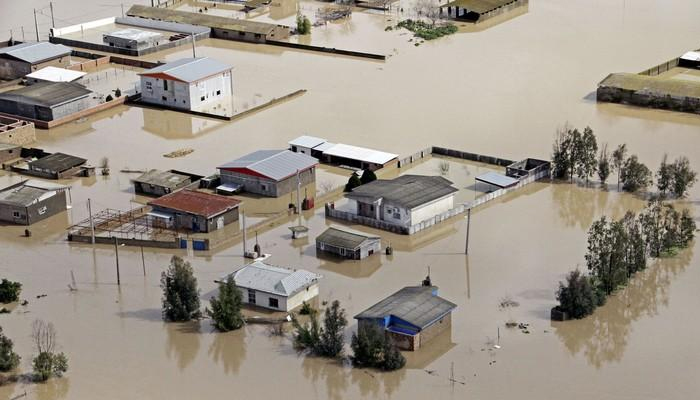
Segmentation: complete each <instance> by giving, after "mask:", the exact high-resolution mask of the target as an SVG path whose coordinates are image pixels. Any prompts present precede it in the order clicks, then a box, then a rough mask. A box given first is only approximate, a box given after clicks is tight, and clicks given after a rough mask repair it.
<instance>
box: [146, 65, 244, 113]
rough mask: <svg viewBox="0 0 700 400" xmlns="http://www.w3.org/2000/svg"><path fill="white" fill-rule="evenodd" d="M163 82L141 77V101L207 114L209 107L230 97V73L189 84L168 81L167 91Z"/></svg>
mask: <svg viewBox="0 0 700 400" xmlns="http://www.w3.org/2000/svg"><path fill="white" fill-rule="evenodd" d="M165 82H166V81H165V80H163V79H158V78H153V77H150V76H141V99H142V100H143V101H144V102H147V103H152V104H160V105H164V106H168V107H175V108H180V109H184V110H191V111H198V112H207V111H208V107H209V106H210V105H212V104H214V103H216V102H218V101H219V100H222V99H225V98H227V97H228V98H230V97H231V95H232V93H231V71H226V72H224V73H223V74H220V75H215V76H212V77H209V78H207V79H204V80H201V81H197V82H192V83H189V84H188V83H184V82H179V81H171V80H168V81H167V86H168V88H167V89H166V88H165ZM217 93H218V94H217ZM163 97H165V100H163ZM202 98H204V100H202Z"/></svg>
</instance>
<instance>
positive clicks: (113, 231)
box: [68, 207, 177, 240]
mask: <svg viewBox="0 0 700 400" xmlns="http://www.w3.org/2000/svg"><path fill="white" fill-rule="evenodd" d="M148 211H149V207H141V208H137V209H135V210H130V211H120V210H115V209H111V208H107V209H105V210H102V211H100V212H98V213H96V214H94V215H93V216H92V219H91V218H87V219H85V220H83V221H80V222H78V223H77V224H75V225H72V226H71V227H69V228H68V230H69V232H70V234H71V235H77V236H90V235H91V234H92V232H91V231H92V227H93V226H94V229H95V236H101V235H100V234H104V233H106V234H107V235H108V236H114V235H119V236H120V237H121V238H133V239H141V240H144V239H146V240H163V239H164V240H173V238H175V237H176V236H177V233H176V232H174V231H172V230H169V229H165V227H164V226H162V223H160V221H159V220H158V219H157V218H155V217H153V216H151V215H148Z"/></svg>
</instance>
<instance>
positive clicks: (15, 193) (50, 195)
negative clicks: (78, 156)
mask: <svg viewBox="0 0 700 400" xmlns="http://www.w3.org/2000/svg"><path fill="white" fill-rule="evenodd" d="M66 190H68V187H67V186H63V185H56V184H52V183H47V182H41V181H37V180H26V181H22V182H20V183H17V184H14V185H10V186H8V187H6V188H4V189H0V221H5V222H10V223H13V224H18V225H31V224H33V223H35V222H38V221H41V220H42V219H46V218H48V217H50V216H52V215H56V214H58V213H60V212H63V211H65V210H66V208H67V203H66V194H65V192H66Z"/></svg>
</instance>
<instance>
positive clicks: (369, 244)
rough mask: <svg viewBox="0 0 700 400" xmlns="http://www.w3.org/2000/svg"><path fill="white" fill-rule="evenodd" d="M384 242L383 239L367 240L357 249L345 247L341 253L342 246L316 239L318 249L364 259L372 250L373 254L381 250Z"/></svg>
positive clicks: (354, 258)
mask: <svg viewBox="0 0 700 400" xmlns="http://www.w3.org/2000/svg"><path fill="white" fill-rule="evenodd" d="M381 249H382V244H381V240H379V239H375V240H367V241H365V243H364V244H363V245H362V246H361V247H360V248H359V249H357V250H352V249H345V251H344V252H343V254H341V248H340V247H336V246H331V245H329V244H327V243H323V242H319V241H316V250H318V251H322V252H325V253H330V254H333V255H336V256H338V257H343V258H347V259H349V260H362V259H364V258H367V257H368V256H370V251H371V252H372V254H374V253H379V252H381Z"/></svg>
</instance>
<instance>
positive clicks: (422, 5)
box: [414, 0, 442, 26]
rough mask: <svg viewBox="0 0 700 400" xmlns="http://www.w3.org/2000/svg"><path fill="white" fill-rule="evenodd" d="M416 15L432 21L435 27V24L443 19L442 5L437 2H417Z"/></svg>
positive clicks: (423, 0)
mask: <svg viewBox="0 0 700 400" xmlns="http://www.w3.org/2000/svg"><path fill="white" fill-rule="evenodd" d="M414 11H415V12H416V14H418V15H420V16H422V17H425V18H427V19H429V20H430V24H431V25H432V26H435V23H436V22H437V21H439V20H440V19H441V18H442V13H441V12H440V4H439V2H437V1H435V0H417V1H416V2H415V5H414Z"/></svg>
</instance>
